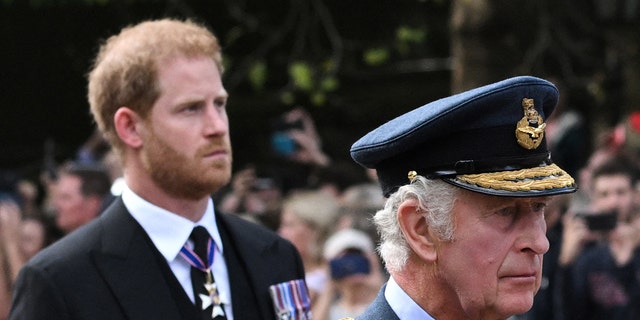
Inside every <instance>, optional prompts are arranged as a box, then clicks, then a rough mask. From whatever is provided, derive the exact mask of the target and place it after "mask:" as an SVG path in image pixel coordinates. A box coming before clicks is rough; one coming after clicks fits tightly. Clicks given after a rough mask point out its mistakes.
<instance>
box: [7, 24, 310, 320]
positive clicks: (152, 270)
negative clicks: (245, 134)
mask: <svg viewBox="0 0 640 320" xmlns="http://www.w3.org/2000/svg"><path fill="white" fill-rule="evenodd" d="M222 71H223V68H222V60H221V52H220V46H219V44H218V40H217V38H216V37H215V36H214V35H213V34H212V33H211V31H209V30H208V29H207V28H206V27H205V26H203V25H201V24H198V23H196V22H193V21H182V20H175V19H161V20H152V21H144V22H141V23H138V24H135V25H132V26H128V27H126V28H124V29H122V30H121V31H120V32H119V33H118V34H117V35H114V36H111V37H109V38H108V39H106V41H105V42H104V44H103V45H102V46H101V47H100V49H99V52H98V55H97V58H96V60H95V63H94V65H93V67H92V70H91V71H90V73H89V85H88V87H89V90H88V97H89V104H90V106H91V111H92V114H93V116H94V119H95V121H96V123H97V124H98V126H99V128H100V130H101V131H102V132H103V133H104V134H105V137H106V139H107V140H108V141H109V143H110V144H111V146H112V147H113V149H114V150H115V152H116V153H117V155H118V157H119V159H120V160H121V161H122V168H123V172H124V179H125V182H126V188H125V189H124V190H123V192H122V196H121V197H118V198H117V199H116V200H115V201H114V202H113V203H112V205H110V206H109V208H108V209H107V210H106V211H105V212H103V213H102V214H101V215H100V216H99V217H98V218H96V219H94V220H93V221H91V222H89V223H87V224H85V225H84V226H82V227H80V228H79V229H77V230H76V231H74V232H73V233H71V234H69V235H67V236H65V237H64V238H62V239H60V240H59V241H57V242H56V243H54V244H53V245H51V246H49V247H47V248H45V249H44V250H42V251H41V252H40V253H38V254H37V255H36V256H34V257H33V258H32V259H31V260H30V261H29V262H28V263H27V264H26V265H25V266H24V267H23V268H22V271H21V272H20V275H19V276H18V280H17V282H16V286H15V295H14V299H13V304H12V308H11V313H10V319H139V320H142V319H242V320H245V319H247V320H251V319H282V317H286V316H287V315H289V316H291V317H293V316H295V317H297V318H298V319H308V318H309V314H308V308H309V306H308V300H306V299H299V300H296V301H295V303H287V301H280V300H277V299H275V300H274V299H272V297H274V298H277V297H279V296H282V295H283V294H291V292H304V290H305V289H306V288H305V285H304V280H303V277H304V270H303V267H302V261H301V259H300V257H299V255H298V253H297V252H296V250H295V247H294V246H293V245H291V244H290V243H289V242H287V241H285V240H284V239H282V238H280V237H278V236H277V235H276V234H275V233H273V232H270V231H268V230H267V229H265V228H262V227H260V226H257V225H256V224H253V223H250V222H247V221H245V220H243V219H240V218H238V217H236V216H234V215H227V214H222V213H220V212H217V211H214V206H213V201H212V198H211V194H212V193H214V192H216V191H217V190H219V189H220V188H221V187H222V186H223V185H225V184H227V183H228V182H229V179H230V176H231V163H232V154H231V145H230V137H229V121H228V117H227V101H228V94H227V92H226V90H225V88H224V86H223V84H222V78H221V74H222ZM265 267H268V270H269V271H268V272H265ZM276 302H278V303H276ZM280 302H282V303H280Z"/></svg>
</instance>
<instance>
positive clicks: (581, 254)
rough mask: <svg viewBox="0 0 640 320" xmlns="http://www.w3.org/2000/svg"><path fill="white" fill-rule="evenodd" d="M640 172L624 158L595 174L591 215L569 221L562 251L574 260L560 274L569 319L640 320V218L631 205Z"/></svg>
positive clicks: (617, 159) (565, 264)
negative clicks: (639, 221) (569, 252)
mask: <svg viewBox="0 0 640 320" xmlns="http://www.w3.org/2000/svg"><path fill="white" fill-rule="evenodd" d="M639 169H640V167H638V166H637V163H636V162H634V161H633V160H632V159H630V158H629V157H627V156H625V155H623V154H618V155H617V156H616V157H614V158H612V159H610V160H608V161H607V162H605V163H603V164H602V165H600V166H599V167H597V168H596V169H594V171H593V177H592V185H591V187H592V190H591V195H592V199H591V204H590V210H589V211H588V212H584V213H580V214H578V215H575V216H574V217H572V219H571V220H569V221H567V223H568V226H566V227H565V229H568V231H567V232H565V233H566V234H565V242H564V243H563V250H565V247H566V248H567V249H566V251H570V250H572V253H573V254H572V255H571V257H572V259H571V260H566V259H565V260H563V261H561V269H560V270H561V271H562V274H561V277H562V279H564V280H563V283H562V287H561V288H560V290H561V295H562V299H563V306H564V313H565V318H566V319H605V318H606V319H637V318H639V317H640V307H639V306H640V305H639V304H638V302H640V300H639V299H640V278H638V277H637V275H638V274H640V251H638V244H639V243H640V242H639V241H640V238H639V237H638V235H639V234H640V229H638V227H639V226H640V224H639V223H638V222H637V221H638V220H637V219H638V218H639V217H640V216H639V215H638V212H637V208H636V207H635V206H634V199H633V197H634V186H635V184H636V183H637V181H638V178H639V176H638V172H639ZM571 239H577V240H571ZM588 240H591V242H589V243H590V245H584V243H585V242H587V241H588ZM576 243H577V245H576ZM571 245H574V247H573V248H571Z"/></svg>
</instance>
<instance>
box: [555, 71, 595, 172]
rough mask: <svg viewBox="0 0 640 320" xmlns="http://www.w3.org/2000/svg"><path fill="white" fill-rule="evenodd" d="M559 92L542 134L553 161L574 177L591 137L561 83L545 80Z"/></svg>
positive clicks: (585, 155)
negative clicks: (556, 102) (552, 84)
mask: <svg viewBox="0 0 640 320" xmlns="http://www.w3.org/2000/svg"><path fill="white" fill-rule="evenodd" d="M548 80H549V81H551V82H553V83H554V84H555V85H556V87H557V88H558V91H560V92H562V94H561V95H560V97H559V100H558V105H557V106H556V109H555V111H554V112H553V114H551V115H550V116H549V118H548V119H547V121H546V123H547V127H546V128H545V130H546V135H547V145H548V148H549V151H550V152H551V154H552V155H553V161H554V162H555V163H556V164H558V166H560V167H562V169H564V170H565V171H566V172H567V173H568V174H569V175H571V176H574V177H575V176H577V175H578V171H579V170H580V168H582V167H583V166H584V165H585V163H586V161H587V159H588V157H589V154H590V152H591V150H590V149H591V140H590V139H589V138H588V137H590V136H591V134H590V132H589V129H588V125H587V123H586V122H585V119H584V117H583V116H582V114H581V113H580V112H578V111H577V110H576V109H575V108H572V106H571V105H570V103H571V101H570V99H571V95H570V92H569V90H568V88H567V87H565V83H564V81H562V80H561V79H560V78H557V77H553V78H549V79H548Z"/></svg>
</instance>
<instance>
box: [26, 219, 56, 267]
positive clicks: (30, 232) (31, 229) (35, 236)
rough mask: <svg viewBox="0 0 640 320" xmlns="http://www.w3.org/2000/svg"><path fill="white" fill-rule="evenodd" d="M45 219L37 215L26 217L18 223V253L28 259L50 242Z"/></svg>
mask: <svg viewBox="0 0 640 320" xmlns="http://www.w3.org/2000/svg"><path fill="white" fill-rule="evenodd" d="M49 241H50V239H49V238H48V234H47V226H46V223H45V221H43V219H42V218H39V217H26V218H24V219H23V220H22V223H21V224H20V253H21V254H22V257H23V259H24V261H28V260H29V259H31V257H33V256H35V255H36V253H38V252H40V250H42V249H44V248H45V247H46V246H47V245H49V244H50V242H49Z"/></svg>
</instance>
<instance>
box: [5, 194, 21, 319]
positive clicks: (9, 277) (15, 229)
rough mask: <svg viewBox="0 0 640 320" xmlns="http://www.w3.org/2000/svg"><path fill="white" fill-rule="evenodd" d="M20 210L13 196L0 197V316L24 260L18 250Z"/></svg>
mask: <svg viewBox="0 0 640 320" xmlns="http://www.w3.org/2000/svg"><path fill="white" fill-rule="evenodd" d="M21 219H22V212H21V211H20V206H19V205H18V203H17V202H16V200H15V199H14V198H11V197H9V196H6V195H4V196H2V197H1V198H0V318H3V319H4V318H6V316H7V314H9V306H10V304H11V294H12V288H13V286H14V284H15V280H16V278H17V276H18V271H19V270H20V268H21V267H22V265H23V264H24V262H25V259H24V257H23V256H22V253H21V252H20V220H21Z"/></svg>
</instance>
